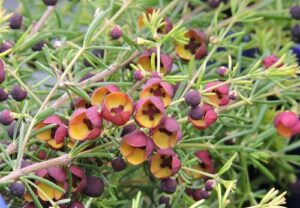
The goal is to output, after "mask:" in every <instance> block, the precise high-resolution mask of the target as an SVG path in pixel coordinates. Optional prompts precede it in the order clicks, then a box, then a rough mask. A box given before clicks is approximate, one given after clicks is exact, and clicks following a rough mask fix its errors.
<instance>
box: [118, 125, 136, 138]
mask: <svg viewBox="0 0 300 208" xmlns="http://www.w3.org/2000/svg"><path fill="white" fill-rule="evenodd" d="M135 130H136V126H135V125H134V124H133V123H132V124H128V125H126V126H124V127H123V129H122V133H121V137H123V136H125V135H126V134H129V133H131V132H134V131H135Z"/></svg>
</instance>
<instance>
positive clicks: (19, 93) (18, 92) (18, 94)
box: [11, 85, 27, 101]
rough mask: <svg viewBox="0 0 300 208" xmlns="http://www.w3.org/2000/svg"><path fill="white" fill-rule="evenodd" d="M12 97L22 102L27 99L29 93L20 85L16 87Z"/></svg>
mask: <svg viewBox="0 0 300 208" xmlns="http://www.w3.org/2000/svg"><path fill="white" fill-rule="evenodd" d="M11 96H12V97H13V99H15V100H16V101H22V100H24V99H25V98H26V97H27V92H26V91H24V90H23V89H22V88H21V87H20V86H19V85H16V86H14V88H13V90H12V92H11Z"/></svg>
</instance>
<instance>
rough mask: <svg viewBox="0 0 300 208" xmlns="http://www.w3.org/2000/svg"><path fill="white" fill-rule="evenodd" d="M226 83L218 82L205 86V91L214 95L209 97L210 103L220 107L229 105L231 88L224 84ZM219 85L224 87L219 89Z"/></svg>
mask: <svg viewBox="0 0 300 208" xmlns="http://www.w3.org/2000/svg"><path fill="white" fill-rule="evenodd" d="M223 83H224V82H221V81H217V82H210V83H207V85H206V86H205V89H206V90H207V92H209V93H214V94H212V95H208V96H207V97H208V98H209V100H210V102H212V103H214V104H216V105H218V106H224V105H227V104H228V103H229V98H228V95H229V86H228V85H227V84H223ZM222 84H223V85H222ZM217 85H222V86H219V87H215V86H217Z"/></svg>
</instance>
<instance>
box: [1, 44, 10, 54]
mask: <svg viewBox="0 0 300 208" xmlns="http://www.w3.org/2000/svg"><path fill="white" fill-rule="evenodd" d="M12 47H13V45H12V44H11V43H10V42H3V43H2V44H1V46H0V53H3V52H5V51H7V50H9V49H11V48H12Z"/></svg>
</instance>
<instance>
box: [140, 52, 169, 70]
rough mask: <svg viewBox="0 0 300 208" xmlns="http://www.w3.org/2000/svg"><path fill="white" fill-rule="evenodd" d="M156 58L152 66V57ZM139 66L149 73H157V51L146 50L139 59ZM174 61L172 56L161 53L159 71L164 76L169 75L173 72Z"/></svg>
mask: <svg viewBox="0 0 300 208" xmlns="http://www.w3.org/2000/svg"><path fill="white" fill-rule="evenodd" d="M152 56H153V57H154V66H152V65H151V57H152ZM137 64H139V65H141V67H142V68H143V69H144V70H145V71H147V72H153V71H156V66H157V51H156V49H149V50H145V51H144V52H143V53H142V55H141V56H140V57H139V58H138V60H137ZM172 67H173V59H172V57H171V56H169V55H166V54H163V53H161V54H160V68H159V71H160V72H161V73H162V74H167V73H169V72H170V71H171V70H172Z"/></svg>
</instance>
